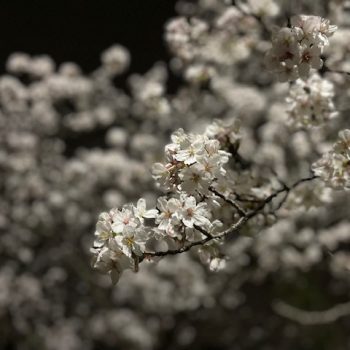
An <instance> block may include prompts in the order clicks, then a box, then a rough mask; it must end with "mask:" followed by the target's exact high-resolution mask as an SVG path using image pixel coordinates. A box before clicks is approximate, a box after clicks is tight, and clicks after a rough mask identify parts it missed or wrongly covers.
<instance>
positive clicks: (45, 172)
mask: <svg viewBox="0 0 350 350" xmlns="http://www.w3.org/2000/svg"><path fill="white" fill-rule="evenodd" d="M233 6H236V7H235V8H238V9H240V10H237V12H235V11H236V10H234V11H232V7H233ZM348 6H349V4H348V3H347V1H341V0H329V1H326V0H325V1H321V0H320V1H282V0H281V1H278V0H275V1H274V0H264V1H258V0H255V1H253V0H249V1H248V0H247V1H224V0H198V1H195V0H193V1H178V2H176V1H170V0H143V1H139V0H124V1H122V0H121V1H99V2H98V1H87V0H80V1H79V0H71V1H60V2H57V1H50V2H48V1H35V0H33V1H18V0H13V1H2V2H0V33H1V34H0V42H1V51H0V70H1V77H0V349H4V350H15V349H16V350H17V349H18V350H27V349H28V350H34V349H35V350H42V349H43V350H44V349H45V350H46V349H47V350H77V349H91V350H97V349H98V350H109V349H140V350H143V349H146V350H147V349H169V350H170V349H188V348H191V349H201V350H214V349H218V350H220V349H222V350H224V349H225V350H226V349H233V350H240V349H242V350H243V349H259V350H269V349H271V350H272V349H273V350H275V349H281V350H289V349H293V350H294V349H301V350H304V349H305V350H314V349H317V350H323V349H325V350H326V349H327V350H328V349H331V350H338V349H339V350H343V349H348V348H350V317H349V316H348V314H350V306H349V296H350V253H349V243H350V226H349V221H348V217H349V215H348V214H349V209H348V208H349V207H350V206H349V205H348V204H349V199H348V198H347V197H348V196H347V195H346V194H342V193H336V194H334V193H329V191H328V190H327V189H325V188H324V185H322V184H321V183H320V184H317V186H316V189H315V188H309V187H308V185H307V184H306V185H305V186H304V187H303V188H302V190H301V191H300V192H298V193H297V194H295V195H291V196H290V198H289V202H288V203H287V205H286V209H285V210H284V211H283V210H282V212H281V215H280V216H278V217H277V218H276V221H274V224H273V225H271V222H269V221H268V220H266V218H265V217H264V216H262V217H260V218H258V220H257V221H256V222H253V223H252V225H251V226H248V227H247V229H246V230H245V232H243V233H242V236H240V237H238V238H236V239H234V240H232V241H229V242H227V244H226V245H225V247H224V248H223V253H224V254H225V255H226V256H227V257H228V261H227V268H226V269H225V270H223V271H219V272H217V273H214V272H211V271H209V270H208V268H207V267H206V266H204V265H203V264H202V263H201V262H200V261H199V259H198V257H197V255H196V254H195V252H191V253H189V254H184V255H181V256H176V257H169V258H166V259H164V260H162V261H161V262H159V263H158V264H145V266H141V269H140V270H141V271H140V272H139V273H138V274H134V273H132V272H130V271H129V272H127V273H125V275H123V277H122V279H121V281H120V282H119V283H118V285H117V286H112V285H111V283H110V280H109V278H108V276H104V275H101V274H99V273H98V272H96V271H93V270H92V268H91V267H90V260H91V255H90V252H89V248H90V247H91V245H92V241H93V238H94V236H93V233H94V229H95V223H96V221H97V217H98V214H99V213H100V212H102V211H106V210H109V209H110V208H112V207H118V206H121V205H123V204H124V203H127V202H130V201H136V200H137V199H138V198H140V197H142V196H143V197H145V198H146V199H147V201H149V202H150V203H155V201H156V198H157V196H158V195H159V193H160V192H159V189H157V188H156V187H155V186H154V183H153V180H152V177H151V171H150V169H151V165H152V163H153V162H155V161H161V160H162V159H163V149H164V145H165V144H167V143H168V142H169V139H170V134H171V132H173V131H174V130H176V129H177V128H179V127H182V128H184V129H185V130H186V131H193V132H200V131H203V129H204V128H205V127H206V126H207V125H208V124H209V123H210V122H212V120H213V119H215V118H219V119H222V120H231V119H232V118H236V117H239V118H240V119H241V120H242V130H243V135H244V137H243V141H242V145H241V148H242V154H243V155H244V157H245V158H247V159H249V160H251V161H252V162H254V163H256V164H257V165H258V166H261V169H262V170H261V173H259V171H256V173H255V175H256V176H258V177H259V176H260V178H261V179H262V180H261V181H262V182H264V181H265V182H267V181H268V179H266V177H267V176H266V168H265V166H269V167H271V168H273V169H274V170H275V171H276V172H277V173H278V174H279V175H280V176H281V177H283V178H284V179H285V181H287V182H290V181H292V180H293V179H295V178H299V177H302V176H303V174H305V173H307V171H308V170H309V164H310V163H311V162H312V161H314V159H315V157H317V156H318V155H319V154H320V153H321V152H322V151H324V149H326V148H327V147H329V145H330V144H331V141H332V140H334V137H336V135H337V131H338V130H339V129H341V128H344V127H346V126H348V122H347V119H346V115H347V112H349V104H348V102H347V100H348V96H349V82H348V80H347V79H346V77H342V76H340V77H339V76H326V77H325V78H327V79H330V81H331V82H332V84H334V86H335V87H334V89H335V98H334V100H335V105H336V107H337V109H338V110H339V117H338V118H337V120H336V121H334V122H332V124H331V125H328V126H327V127H325V128H323V129H319V130H318V131H312V132H309V131H308V132H306V131H305V130H301V131H300V130H297V131H296V130H294V129H291V128H290V127H289V126H288V125H287V123H286V118H287V117H288V116H287V112H286V111H287V110H288V103H287V102H286V97H287V96H288V92H289V87H288V84H284V85H283V84H278V83H276V82H274V80H273V78H272V77H271V76H270V75H269V74H268V72H267V71H266V69H265V68H264V64H263V59H264V55H265V52H266V50H267V49H268V48H269V45H270V35H271V32H272V30H273V26H274V25H286V24H287V18H288V17H289V16H290V15H292V14H295V13H299V12H300V13H310V14H315V15H320V16H324V17H327V18H330V19H331V21H332V23H335V24H337V25H339V27H340V29H339V35H338V36H334V38H331V39H332V40H333V39H334V40H333V41H332V40H331V42H332V44H331V47H330V50H328V51H327V53H326V56H327V62H329V64H330V65H332V64H333V65H334V66H335V67H337V68H339V69H340V68H341V69H344V70H349V63H348V62H349V60H348V59H349V55H350V46H349V44H348V40H347V38H349V35H350V30H349V27H348V23H349V22H350V21H349V16H348V12H347V8H348ZM242 9H243V10H242ZM176 16H184V17H185V18H187V19H188V20H187V19H186V21H187V23H189V24H190V25H189V28H187V27H186V26H184V25H183V24H181V25H180V26H179V28H177V29H176V30H175V35H174V32H172V30H174V29H171V28H170V29H169V27H167V28H166V25H167V23H169V21H170V20H171V19H172V18H174V17H176ZM193 17H195V18H199V19H200V20H201V21H202V22H203V23H206V25H204V27H203V26H202V27H201V24H200V25H199V26H198V27H196V22H195V21H193V20H190V18H193ZM220 20H221V22H220ZM220 23H221V24H220ZM222 23H224V24H222ZM197 24H198V23H197ZM183 28H184V29H183ZM177 30H178V31H179V34H178V35H177V33H176V31H177ZM202 32H204V34H198V33H202ZM196 35H198V37H197V36H196ZM183 43H185V44H186V45H187V46H186V45H184V46H186V47H185V48H184V47H182V44H183ZM332 45H333V46H332ZM256 150H259V152H256ZM248 178H249V176H248V175H247V174H246V173H244V176H243V177H242V179H239V180H238V183H239V184H240V185H241V186H242V187H244V186H245V184H246V183H248V182H249V181H250V180H249V181H248V180H247V179H248ZM337 305H338V306H337ZM334 308H335V309H334ZM322 310H323V311H324V310H328V311H326V312H323V311H322ZM339 310H341V311H340V312H339ZM315 311H316V313H314V312H315ZM317 311H318V312H320V313H317Z"/></svg>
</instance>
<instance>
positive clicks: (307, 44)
mask: <svg viewBox="0 0 350 350" xmlns="http://www.w3.org/2000/svg"><path fill="white" fill-rule="evenodd" d="M336 29H337V26H335V25H330V23H329V20H328V19H324V18H321V17H318V16H307V15H298V16H293V17H292V18H291V27H290V28H289V27H283V28H281V29H279V30H278V31H276V32H275V33H274V34H273V37H272V48H271V49H270V50H269V51H268V53H267V54H266V57H265V59H266V65H267V68H268V69H269V70H271V71H272V72H273V73H274V74H275V75H276V76H277V78H278V79H279V81H281V82H283V81H288V80H290V81H291V80H296V79H297V78H299V77H300V78H302V79H307V78H308V76H309V74H310V70H311V69H316V70H318V69H320V68H321V67H322V64H323V61H322V59H321V55H322V53H323V50H324V48H325V47H326V46H328V45H329V40H328V38H329V37H330V36H331V35H333V33H334V32H335V31H336Z"/></svg>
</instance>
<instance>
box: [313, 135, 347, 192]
mask: <svg viewBox="0 0 350 350" xmlns="http://www.w3.org/2000/svg"><path fill="white" fill-rule="evenodd" d="M312 168H313V171H314V173H315V174H316V175H317V176H320V177H321V178H322V179H323V180H324V181H325V183H326V184H327V185H328V186H330V187H333V188H336V189H342V188H349V187H350V130H349V129H346V130H342V131H340V132H339V139H338V141H337V142H336V143H335V144H334V145H333V148H332V150H331V151H329V152H328V153H325V154H324V155H323V156H322V158H321V159H319V160H318V161H317V162H315V163H314V164H313V166H312Z"/></svg>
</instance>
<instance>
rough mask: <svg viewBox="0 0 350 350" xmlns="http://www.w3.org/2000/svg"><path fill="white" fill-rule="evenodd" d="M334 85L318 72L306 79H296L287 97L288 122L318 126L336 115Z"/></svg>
mask: <svg viewBox="0 0 350 350" xmlns="http://www.w3.org/2000/svg"><path fill="white" fill-rule="evenodd" d="M333 98H334V86H333V83H332V82H331V81H329V80H326V79H322V78H321V77H320V76H319V75H318V74H314V75H312V76H310V78H308V79H307V80H306V81H304V80H301V79H298V80H297V81H296V82H295V83H294V84H293V85H292V87H291V89H290V90H289V95H288V97H287V103H288V115H289V121H290V123H291V124H292V125H293V126H295V127H313V126H320V125H322V124H324V123H325V122H327V121H328V120H330V119H332V118H334V117H336V116H337V115H338V113H337V112H336V110H335V106H334V102H333Z"/></svg>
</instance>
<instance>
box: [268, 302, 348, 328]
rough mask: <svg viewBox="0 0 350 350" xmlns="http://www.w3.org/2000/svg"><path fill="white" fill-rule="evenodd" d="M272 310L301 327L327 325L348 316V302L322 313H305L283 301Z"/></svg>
mask: <svg viewBox="0 0 350 350" xmlns="http://www.w3.org/2000/svg"><path fill="white" fill-rule="evenodd" d="M272 308H273V310H274V311H275V312H276V313H277V314H278V315H280V316H282V317H285V318H288V319H289V320H292V321H294V322H297V323H299V324H302V325H309V326H310V325H317V324H327V323H332V322H335V321H337V320H338V319H339V318H341V317H345V316H349V315H350V302H347V303H343V304H337V305H335V306H333V307H331V308H330V309H327V310H323V311H306V310H301V309H298V308H296V307H294V306H291V305H289V304H287V303H285V302H284V301H276V302H275V303H274V304H273V305H272Z"/></svg>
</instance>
